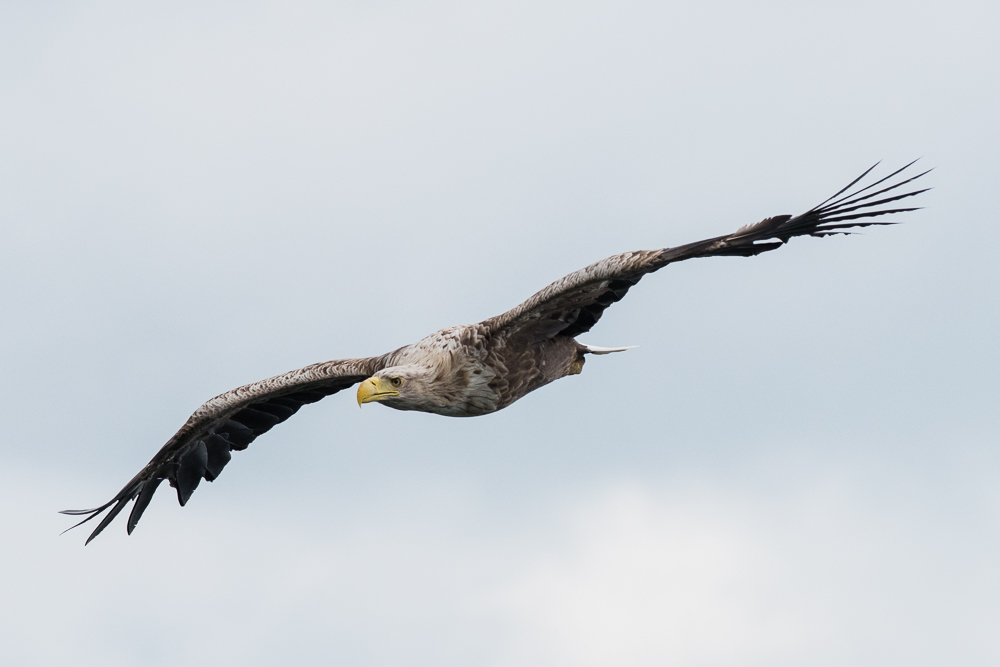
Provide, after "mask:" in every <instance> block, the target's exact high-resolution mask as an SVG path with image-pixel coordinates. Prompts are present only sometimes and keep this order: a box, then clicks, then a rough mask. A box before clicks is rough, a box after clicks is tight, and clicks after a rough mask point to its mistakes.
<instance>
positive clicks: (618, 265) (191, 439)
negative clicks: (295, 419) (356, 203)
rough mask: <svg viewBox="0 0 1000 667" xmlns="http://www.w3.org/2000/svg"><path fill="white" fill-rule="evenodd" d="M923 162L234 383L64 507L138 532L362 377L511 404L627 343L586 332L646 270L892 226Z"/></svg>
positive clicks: (440, 404) (446, 408) (365, 399)
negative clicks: (596, 343)
mask: <svg viewBox="0 0 1000 667" xmlns="http://www.w3.org/2000/svg"><path fill="white" fill-rule="evenodd" d="M912 164H913V163H912V162H911V163H910V164H909V165H906V167H903V168H902V169H899V170H897V171H895V172H893V173H891V174H889V175H888V176H886V177H885V178H882V179H880V180H878V181H876V182H874V183H872V184H870V185H867V186H865V187H860V186H859V189H856V190H853V191H852V190H851V189H852V188H854V186H856V185H858V184H859V183H860V182H861V180H862V179H863V178H864V177H865V176H867V175H868V174H869V173H870V172H871V171H872V169H874V167H872V168H870V169H868V170H867V171H865V173H863V174H862V175H861V176H859V177H858V178H856V179H855V180H854V181H852V182H851V183H850V184H849V185H848V186H847V187H845V188H843V189H842V190H840V191H839V192H838V193H837V194H835V195H834V196H833V197H831V198H829V199H827V200H826V201H825V202H823V203H822V204H820V205H818V206H816V207H814V208H812V209H810V210H808V211H806V212H805V213H803V214H801V215H797V216H790V215H779V216H775V217H773V218H767V219H765V220H762V221H761V222H758V223H757V224H754V225H748V226H745V227H741V228H740V229H739V230H737V231H736V232H735V233H733V234H729V235H726V236H717V237H715V238H711V239H708V240H705V241H699V242H697V243H690V244H688V245H684V246H679V247H676V248H663V249H660V250H637V251H634V252H626V253H622V254H620V255H614V256H612V257H608V258H607V259H604V260H601V261H600V262H597V263H596V264H591V265H590V266H588V267H586V268H583V269H580V270H579V271H576V272H575V273H571V274H569V275H568V276H566V277H564V278H561V279H559V280H557V281H556V282H554V283H552V284H551V285H549V286H548V287H546V288H545V289H543V290H542V291H540V292H538V293H537V294H535V295H534V296H532V297H531V298H530V299H528V300H527V301H525V302H524V303H522V304H521V305H519V306H517V307H516V308H514V309H513V310H509V311H507V312H506V313H503V314H502V315H498V316H496V317H492V318H490V319H488V320H485V321H483V322H479V323H477V324H467V325H465V326H457V327H450V328H448V329H442V330H441V331H438V332H436V333H433V334H431V335H430V336H427V337H426V338H424V339H423V340H420V341H417V342H416V343H414V344H412V345H407V346H405V347H401V348H399V349H398V350H394V351H392V352H389V353H387V354H383V355H381V356H378V357H368V358H367V359H341V360H337V361H327V362H323V363H319V364H313V365H312V366H306V367H305V368H300V369H299V370H296V371H291V372H290V373H285V374H284V375H278V376H276V377H273V378H269V379H267V380H261V381H260V382H254V383H253V384H248V385H246V386H243V387H238V388H236V389H233V390H232V391H227V392H226V393H224V394H221V395H220V396H216V397H215V398H213V399H211V400H210V401H208V402H207V403H205V404H204V405H202V406H201V407H200V408H198V409H197V410H195V412H194V414H193V415H191V417H190V419H188V420H187V422H186V423H185V424H184V426H182V427H181V429H180V430H179V431H177V433H175V434H174V436H173V437H172V438H170V440H168V441H167V443H166V444H165V445H163V447H162V448H161V449H160V451H158V452H157V453H156V455H155V456H154V457H153V459H152V460H151V461H150V462H149V463H148V464H147V465H146V467H144V468H143V469H142V470H140V471H139V474H137V475H136V476H135V477H133V478H132V480H131V481H129V483H128V484H126V485H125V487H124V488H123V489H122V490H121V491H119V492H118V493H117V494H116V495H115V497H114V498H112V499H111V500H109V501H108V502H107V503H105V504H103V505H101V506H100V507H95V508H94V509H89V510H66V511H64V512H63V513H64V514H72V515H86V518H85V519H84V520H83V521H81V522H80V523H78V524H76V525H77V526H78V525H80V524H82V523H86V522H87V521H90V520H91V519H93V518H95V517H97V516H98V515H100V514H101V513H102V512H104V511H105V510H107V509H108V508H111V511H110V512H108V514H107V515H106V516H105V517H104V518H103V520H102V521H101V522H100V523H99V524H98V525H97V527H96V528H95V529H94V532H93V533H91V535H90V537H89V538H88V539H87V542H88V543H89V542H90V540H92V539H94V538H95V537H97V535H99V534H100V532H101V531H102V530H104V528H105V527H107V525H108V524H109V523H111V521H112V520H113V519H114V518H115V517H116V516H117V515H118V514H119V513H120V512H121V511H122V510H123V509H124V508H125V507H126V505H128V503H129V502H131V501H133V500H134V501H135V504H134V505H133V507H132V512H131V514H130V515H129V518H128V523H127V530H128V532H129V533H130V534H131V533H132V530H133V529H134V528H135V525H136V523H138V521H139V518H140V517H141V516H142V513H143V511H145V509H146V507H147V506H148V505H149V501H150V499H151V498H152V497H153V493H154V492H155V491H156V489H157V487H158V486H159V485H160V483H161V482H162V481H163V480H168V481H169V482H170V486H172V487H174V488H175V489H177V500H178V501H179V502H180V504H181V505H184V504H185V503H187V501H188V498H190V497H191V493H192V492H194V490H195V489H196V488H197V487H198V484H199V482H201V480H202V479H206V480H208V481H210V482H211V481H212V480H214V479H215V478H216V477H218V476H219V474H220V473H221V472H222V469H223V468H225V466H226V464H227V463H229V460H230V458H231V457H232V452H234V451H242V450H244V449H246V448H247V446H248V445H249V444H250V443H251V442H253V440H254V439H255V438H257V437H258V436H260V435H262V434H264V433H266V432H267V431H269V430H270V429H271V428H273V427H274V426H276V425H277V424H280V423H281V422H283V421H285V420H286V419H288V418H289V417H291V416H292V415H294V414H295V413H296V412H297V411H298V410H299V408H301V407H302V406H303V405H306V404H308V403H315V402H316V401H319V400H321V399H323V398H324V397H326V396H330V395H331V394H336V393H337V392H339V391H343V390H344V389H348V388H350V387H352V386H354V385H358V392H357V397H358V403H359V404H361V403H369V402H376V401H377V402H379V403H382V404H383V405H385V406H387V407H390V408H396V409H397V410H421V411H423V412H433V413H435V414H439V415H446V416H448V417H474V416H478V415H485V414H488V413H491V412H496V411H497V410H502V409H503V408H505V407H507V406H508V405H510V404H511V403H513V402H514V401H516V400H518V399H519V398H522V397H523V396H525V395H526V394H527V393H529V392H531V391H534V390H535V389H538V388H539V387H541V386H543V385H546V384H548V383H550V382H552V381H553V380H558V379H559V378H561V377H564V376H566V375H574V374H577V373H579V372H580V371H581V369H582V368H583V363H584V360H585V358H586V356H587V355H588V354H607V353H609V352H618V351H620V350H623V349H626V348H598V347H593V346H588V345H583V344H582V343H579V342H577V341H576V336H579V335H580V334H582V333H585V332H587V331H590V329H591V328H592V327H593V326H594V325H595V324H596V323H597V321H598V320H599V319H600V318H601V315H602V314H603V313H604V310H605V309H606V308H607V307H608V306H610V305H611V304H613V303H615V302H616V301H619V300H621V299H622V298H623V297H624V296H625V294H626V293H628V291H629V290H630V289H631V288H632V287H633V286H634V285H635V284H636V283H638V282H639V281H640V280H641V279H642V277H643V276H645V275H646V274H649V273H653V272H654V271H658V270H659V269H662V268H663V267H664V266H666V265H667V264H670V263H672V262H679V261H682V260H685V259H691V258H694V257H715V256H719V255H735V256H739V257H750V256H753V255H759V254H760V253H762V252H767V251H769V250H774V249H775V248H778V247H780V246H782V245H784V244H785V243H786V242H787V241H788V240H789V239H790V238H792V237H793V236H819V237H822V236H829V235H831V234H840V233H847V232H846V230H849V229H852V228H856V227H867V226H870V225H888V224H893V223H891V222H875V221H872V218H874V217H876V216H881V215H886V214H888V213H903V212H906V211H913V210H916V209H915V208H894V207H893V206H894V204H893V202H896V201H898V200H900V199H904V198H906V197H912V196H914V195H917V194H920V193H921V192H925V191H926V189H924V190H913V191H908V192H903V193H900V191H899V190H897V189H898V188H900V187H902V186H903V185H906V184H908V183H910V182H912V181H914V180H916V179H917V178H920V177H921V176H923V175H924V174H926V173H927V172H926V171H925V172H923V173H920V174H917V175H916V176H912V177H910V178H905V180H900V181H898V182H894V183H891V184H887V182H888V181H890V179H893V178H894V177H895V176H897V175H898V174H900V173H902V172H903V171H904V170H905V169H907V168H908V167H910V166H911V165H912ZM901 178H902V177H901ZM880 186H881V187H880ZM845 193H848V194H845ZM74 527H75V526H74Z"/></svg>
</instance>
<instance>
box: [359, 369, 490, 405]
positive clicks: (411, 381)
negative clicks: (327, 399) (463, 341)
mask: <svg viewBox="0 0 1000 667" xmlns="http://www.w3.org/2000/svg"><path fill="white" fill-rule="evenodd" d="M492 375H493V374H492V373H484V372H482V371H480V372H479V373H476V372H469V371H468V369H465V368H462V367H454V366H451V365H447V364H446V365H440V366H435V365H425V364H420V363H415V364H406V365H402V366H392V367H390V368H384V369H382V370H380V371H379V372H378V373H376V374H375V375H373V376H371V377H370V378H368V379H367V380H365V381H363V382H362V383H361V384H360V385H359V386H358V405H359V406H360V405H361V404H362V403H371V402H373V401H378V402H379V403H382V404H383V405H385V406H386V407H389V408H395V409H396V410H419V411H421V412H433V413H435V414H439V415H447V416H449V417H471V416H474V415H481V414H485V413H487V412H493V411H494V410H496V409H497V400H496V395H495V393H494V392H493V391H492V390H491V389H490V388H489V387H488V382H489V378H490V377H492Z"/></svg>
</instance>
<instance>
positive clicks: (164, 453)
mask: <svg viewBox="0 0 1000 667" xmlns="http://www.w3.org/2000/svg"><path fill="white" fill-rule="evenodd" d="M385 359H386V356H382V357H370V358H366V359H344V360H338V361H328V362H325V363H320V364H313V365H312V366H306V367H305V368H300V369H298V370H295V371H291V372H290V373H285V374H283V375H278V376H276V377H273V378H268V379H267V380H261V381H260V382H254V383H253V384H248V385H245V386H243V387H238V388H236V389H233V390H232V391H227V392H226V393H224V394H220V395H219V396H216V397H215V398H213V399H211V400H209V401H207V402H206V403H205V404H204V405H202V406H201V407H200V408H198V409H197V410H195V412H194V414H193V415H191V417H190V419H188V421H187V423H185V424H184V426H182V427H181V429H180V430H179V431H177V433H176V434H174V436H173V437H172V438H170V440H168V441H167V443H166V444H165V445H164V446H163V447H162V448H161V449H160V451H158V452H157V453H156V455H155V456H154V457H153V458H152V460H151V461H150V462H149V463H148V464H147V465H146V466H145V467H144V468H143V469H142V470H141V471H140V472H139V474H137V475H136V476H135V477H133V478H132V479H131V481H129V483H128V484H126V485H125V486H124V487H123V488H122V490H121V491H119V492H118V493H117V494H115V496H114V497H113V498H112V499H111V500H109V501H108V502H106V503H105V504H103V505H101V506H100V507H95V508H93V509H88V510H64V511H63V512H62V513H63V514H69V515H73V516H85V517H86V518H84V519H83V520H82V521H80V522H79V523H77V524H76V525H74V526H72V528H76V526H79V525H81V524H84V523H87V522H88V521H90V520H91V519H94V518H96V517H97V516H99V515H100V514H101V513H103V512H104V511H105V510H107V509H108V508H111V511H110V512H109V513H108V514H107V515H106V516H105V517H104V518H103V519H102V520H101V522H100V523H99V524H98V525H97V528H96V529H95V530H94V532H93V533H91V534H90V537H89V538H87V543H90V541H91V540H93V539H94V538H95V537H97V536H98V535H99V534H100V533H101V531H103V530H104V529H105V528H106V527H107V526H108V524H110V523H111V522H112V521H113V520H114V518H115V517H116V516H117V515H118V514H119V513H120V512H121V511H122V510H123V509H124V508H125V506H126V505H127V504H128V503H129V502H130V501H132V500H135V505H134V506H133V507H132V512H131V513H130V514H129V519H128V525H127V530H128V533H129V534H131V533H132V531H133V530H134V529H135V526H136V524H137V523H138V522H139V519H140V518H141V517H142V513H143V512H144V511H145V510H146V507H147V506H148V505H149V501H150V500H151V499H152V497H153V493H155V492H156V488H157V487H158V486H159V485H160V482H162V481H163V480H167V481H168V482H169V483H170V485H171V486H173V487H174V488H175V489H177V501H178V502H179V503H180V504H181V505H185V504H187V501H188V500H189V499H190V497H191V494H192V493H194V491H195V489H197V488H198V485H199V484H200V483H201V480H202V479H205V480H208V481H210V482H211V481H213V480H215V479H216V478H217V477H218V476H219V474H220V473H221V472H222V469H223V468H225V467H226V464H227V463H229V461H230V460H231V459H232V452H233V451H242V450H244V449H246V448H247V447H248V446H249V445H250V443H251V442H253V440H254V439H255V438H257V437H258V436H260V435H263V434H264V433H266V432H267V431H269V430H271V429H272V428H273V427H274V426H276V425H278V424H280V423H281V422H283V421H285V420H286V419H288V418H289V417H291V416H292V415H294V414H295V413H296V412H297V411H298V410H299V408H301V407H302V406H303V405H306V404H308V403H315V402H316V401H319V400H321V399H323V398H325V397H326V396H330V395H332V394H335V393H337V392H338V391H341V390H343V389H347V388H348V387H350V386H351V385H353V384H356V383H358V382H360V381H362V380H364V379H365V378H367V377H370V376H371V375H373V374H374V373H375V372H377V371H378V370H379V369H381V368H383V367H384V364H385Z"/></svg>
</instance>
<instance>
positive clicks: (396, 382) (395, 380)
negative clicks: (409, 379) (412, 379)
mask: <svg viewBox="0 0 1000 667" xmlns="http://www.w3.org/2000/svg"><path fill="white" fill-rule="evenodd" d="M389 384H391V385H392V386H393V387H401V386H402V385H403V378H399V377H395V378H390V379H389Z"/></svg>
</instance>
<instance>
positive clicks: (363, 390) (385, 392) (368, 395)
mask: <svg viewBox="0 0 1000 667" xmlns="http://www.w3.org/2000/svg"><path fill="white" fill-rule="evenodd" d="M393 396H399V392H398V391H396V390H395V389H393V388H392V385H390V384H389V383H388V381H386V380H383V379H381V378H379V377H377V376H372V377H370V378H368V379H367V380H365V381H364V382H362V383H361V384H360V385H358V407H361V404H362V403H371V402H372V401H384V400H385V399H387V398H392V397H393Z"/></svg>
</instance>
